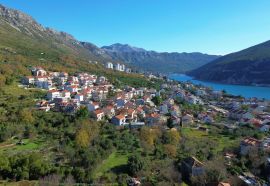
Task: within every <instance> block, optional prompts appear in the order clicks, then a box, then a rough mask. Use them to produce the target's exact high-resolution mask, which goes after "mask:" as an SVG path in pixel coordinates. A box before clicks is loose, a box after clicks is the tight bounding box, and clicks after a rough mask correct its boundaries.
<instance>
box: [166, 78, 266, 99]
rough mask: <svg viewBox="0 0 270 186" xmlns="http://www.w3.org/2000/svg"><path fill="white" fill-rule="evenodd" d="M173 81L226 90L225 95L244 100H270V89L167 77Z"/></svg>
mask: <svg viewBox="0 0 270 186" xmlns="http://www.w3.org/2000/svg"><path fill="white" fill-rule="evenodd" d="M169 77H170V78H171V79H173V80H177V81H183V82H186V81H190V82H192V83H194V84H197V85H198V84H201V85H204V86H208V87H212V88H213V89H214V90H226V92H227V93H230V94H233V95H241V96H244V97H246V98H251V97H257V98H265V99H268V100H270V87H256V86H243V85H227V84H219V83H213V82H207V81H199V80H195V79H193V78H192V77H190V76H187V75H185V74H172V75H170V76H169Z"/></svg>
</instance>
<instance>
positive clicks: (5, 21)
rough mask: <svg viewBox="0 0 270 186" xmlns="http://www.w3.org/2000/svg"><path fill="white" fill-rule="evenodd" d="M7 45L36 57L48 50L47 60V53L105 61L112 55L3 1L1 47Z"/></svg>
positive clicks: (1, 8) (57, 56)
mask: <svg viewBox="0 0 270 186" xmlns="http://www.w3.org/2000/svg"><path fill="white" fill-rule="evenodd" d="M90 46H91V47H90ZM90 48H94V49H95V50H90ZM7 49H9V50H11V51H14V52H16V54H18V55H19V54H21V55H23V56H28V57H30V58H31V59H35V60H39V59H40V57H41V56H40V53H45V54H46V55H45V56H42V57H43V58H44V60H49V59H46V56H47V57H48V56H51V57H52V56H54V57H55V58H54V60H58V59H59V58H62V57H63V56H69V57H72V58H74V59H78V58H79V59H80V60H85V61H89V60H90V61H91V60H97V61H101V62H105V61H107V60H108V59H106V57H108V58H109V59H111V58H110V57H109V56H107V55H106V54H105V53H104V56H103V54H102V52H103V51H102V50H101V49H99V48H98V47H96V46H95V45H94V44H91V43H87V44H86V43H84V42H80V41H78V40H76V39H75V38H74V37H73V36H72V35H70V34H68V33H65V32H59V31H56V30H54V29H51V28H45V27H43V26H42V25H41V24H39V23H38V22H36V21H35V20H34V19H33V18H32V17H31V16H29V15H27V14H25V13H23V12H21V11H18V10H14V9H10V8H7V7H4V6H2V5H0V51H2V52H3V50H7ZM50 60H52V59H50Z"/></svg>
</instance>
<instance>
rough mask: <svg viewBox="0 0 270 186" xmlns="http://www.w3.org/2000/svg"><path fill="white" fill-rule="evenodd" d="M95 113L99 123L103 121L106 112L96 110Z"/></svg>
mask: <svg viewBox="0 0 270 186" xmlns="http://www.w3.org/2000/svg"><path fill="white" fill-rule="evenodd" d="M93 113H94V117H95V118H96V120H97V121H100V120H102V118H103V117H104V112H103V111H102V110H100V109H98V110H95V111H94V112H93Z"/></svg>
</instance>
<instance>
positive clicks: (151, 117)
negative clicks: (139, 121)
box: [144, 113, 160, 126]
mask: <svg viewBox="0 0 270 186" xmlns="http://www.w3.org/2000/svg"><path fill="white" fill-rule="evenodd" d="M144 119H145V124H146V125H147V126H155V125H159V124H160V115H159V114H158V113H152V114H148V115H146V117H145V118H144Z"/></svg>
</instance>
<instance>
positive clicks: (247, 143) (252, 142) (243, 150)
mask: <svg viewBox="0 0 270 186" xmlns="http://www.w3.org/2000/svg"><path fill="white" fill-rule="evenodd" d="M260 146H261V141H260V140H257V139H255V138H252V137H247V138H245V139H244V140H242V141H241V144H240V154H241V155H246V154H248V153H249V151H250V150H251V149H252V148H259V147H260Z"/></svg>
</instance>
